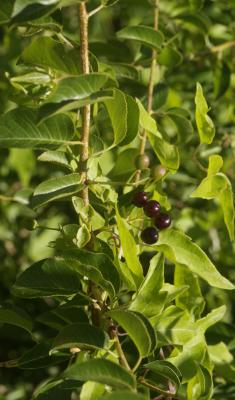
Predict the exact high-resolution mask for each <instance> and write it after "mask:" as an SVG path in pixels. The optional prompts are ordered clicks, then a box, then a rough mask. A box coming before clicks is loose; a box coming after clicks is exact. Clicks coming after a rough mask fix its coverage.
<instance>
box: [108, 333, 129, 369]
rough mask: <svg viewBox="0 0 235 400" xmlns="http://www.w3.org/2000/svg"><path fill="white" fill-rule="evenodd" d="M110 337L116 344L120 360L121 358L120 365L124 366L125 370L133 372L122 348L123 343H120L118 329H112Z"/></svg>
mask: <svg viewBox="0 0 235 400" xmlns="http://www.w3.org/2000/svg"><path fill="white" fill-rule="evenodd" d="M109 336H110V338H111V339H113V341H114V344H115V348H116V351H117V354H118V358H119V362H120V365H122V366H123V367H124V368H126V369H127V370H128V371H131V368H130V366H129V364H128V362H127V359H126V356H125V354H124V352H123V350H122V346H121V343H120V342H119V338H118V332H117V330H116V329H114V330H113V329H112V330H110V332H109Z"/></svg>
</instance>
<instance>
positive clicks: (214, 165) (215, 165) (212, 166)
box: [207, 154, 224, 176]
mask: <svg viewBox="0 0 235 400" xmlns="http://www.w3.org/2000/svg"><path fill="white" fill-rule="evenodd" d="M223 164H224V162H223V158H222V157H221V156H219V155H218V154H213V155H212V156H210V157H209V165H208V170H207V176H210V175H215V174H217V172H219V171H220V170H221V168H222V167H223Z"/></svg>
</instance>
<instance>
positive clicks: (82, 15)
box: [79, 2, 91, 205]
mask: <svg viewBox="0 0 235 400" xmlns="http://www.w3.org/2000/svg"><path fill="white" fill-rule="evenodd" d="M79 26H80V56H81V62H82V72H83V74H89V49H88V43H89V42H88V13H87V10H86V4H85V3H84V2H82V3H80V5H79ZM90 118H91V106H90V105H86V106H84V107H83V109H82V138H81V139H82V146H81V152H80V162H81V167H82V168H81V169H82V177H83V180H84V181H85V180H86V177H87V161H88V157H89V134H90ZM82 198H83V200H84V203H85V205H88V204H89V196H88V187H86V188H84V189H83V191H82Z"/></svg>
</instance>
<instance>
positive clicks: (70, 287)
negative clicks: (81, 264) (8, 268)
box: [12, 258, 81, 298]
mask: <svg viewBox="0 0 235 400" xmlns="http://www.w3.org/2000/svg"><path fill="white" fill-rule="evenodd" d="M80 288H81V284H80V275H79V273H78V272H77V271H76V270H75V269H74V268H72V267H71V264H70V263H69V262H68V261H65V260H57V259H53V258H47V259H45V260H41V261H38V262H36V263H35V264H33V265H31V266H30V267H29V268H27V269H26V270H25V271H24V272H22V273H21V274H20V275H19V277H18V278H17V280H16V282H15V284H14V286H13V288H12V291H13V293H14V294H15V295H16V296H19V297H25V298H33V297H44V296H68V295H72V294H74V293H77V292H79V290H80Z"/></svg>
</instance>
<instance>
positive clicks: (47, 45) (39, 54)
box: [18, 36, 81, 75]
mask: <svg viewBox="0 0 235 400" xmlns="http://www.w3.org/2000/svg"><path fill="white" fill-rule="evenodd" d="M19 62H20V63H21V62H23V63H24V64H30V65H38V66H41V67H44V68H50V69H53V70H56V71H60V72H65V73H67V74H73V75H76V74H79V73H81V61H80V56H79V51H78V50H77V49H71V48H70V47H66V46H64V45H62V44H61V43H60V42H58V41H56V40H54V39H52V38H51V37H48V36H42V37H40V38H37V39H35V40H34V41H32V42H31V43H30V44H29V46H28V47H26V48H25V49H24V51H23V53H22V54H21V56H20V59H19V61H18V63H19Z"/></svg>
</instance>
